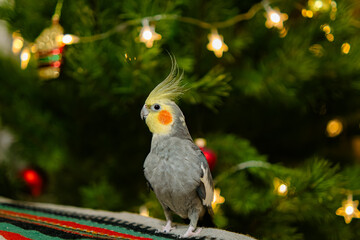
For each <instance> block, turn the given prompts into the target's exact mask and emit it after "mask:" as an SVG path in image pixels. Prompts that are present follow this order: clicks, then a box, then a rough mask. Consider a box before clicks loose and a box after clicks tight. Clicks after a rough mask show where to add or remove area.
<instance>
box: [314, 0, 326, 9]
mask: <svg viewBox="0 0 360 240" xmlns="http://www.w3.org/2000/svg"><path fill="white" fill-rule="evenodd" d="M323 6H324V4H323V2H322V1H321V0H317V1H315V2H314V8H315V9H318V10H319V9H321V8H322V7H323Z"/></svg>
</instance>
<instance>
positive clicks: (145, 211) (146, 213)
mask: <svg viewBox="0 0 360 240" xmlns="http://www.w3.org/2000/svg"><path fill="white" fill-rule="evenodd" d="M139 214H140V215H141V216H144V217H149V209H148V208H147V207H146V206H145V205H142V206H140V208H139Z"/></svg>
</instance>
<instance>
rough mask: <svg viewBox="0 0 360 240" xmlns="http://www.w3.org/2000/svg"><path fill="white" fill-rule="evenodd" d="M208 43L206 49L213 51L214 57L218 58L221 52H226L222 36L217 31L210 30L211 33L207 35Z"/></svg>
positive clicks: (226, 47) (226, 48)
mask: <svg viewBox="0 0 360 240" xmlns="http://www.w3.org/2000/svg"><path fill="white" fill-rule="evenodd" d="M208 39H209V43H208V44H207V46H206V47H207V49H208V50H210V51H213V52H214V54H215V56H216V57H218V58H220V57H222V55H223V52H227V51H228V49H229V48H228V46H227V45H226V44H225V43H224V40H223V36H221V35H219V34H218V32H217V30H212V33H211V34H209V35H208Z"/></svg>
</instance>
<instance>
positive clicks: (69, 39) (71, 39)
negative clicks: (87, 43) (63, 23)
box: [61, 34, 79, 45]
mask: <svg viewBox="0 0 360 240" xmlns="http://www.w3.org/2000/svg"><path fill="white" fill-rule="evenodd" d="M61 42H62V43H63V44H66V45H70V44H73V43H77V42H79V37H77V36H75V35H71V34H65V35H64V36H62V37H61Z"/></svg>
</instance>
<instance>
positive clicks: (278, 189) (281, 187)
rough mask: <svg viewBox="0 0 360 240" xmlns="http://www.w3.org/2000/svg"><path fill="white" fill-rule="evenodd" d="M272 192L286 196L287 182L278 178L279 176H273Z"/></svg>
mask: <svg viewBox="0 0 360 240" xmlns="http://www.w3.org/2000/svg"><path fill="white" fill-rule="evenodd" d="M273 184H274V193H276V194H277V195H280V196H286V195H287V194H288V190H289V187H288V186H289V184H288V183H286V182H284V181H283V180H280V179H279V178H274V181H273Z"/></svg>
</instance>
